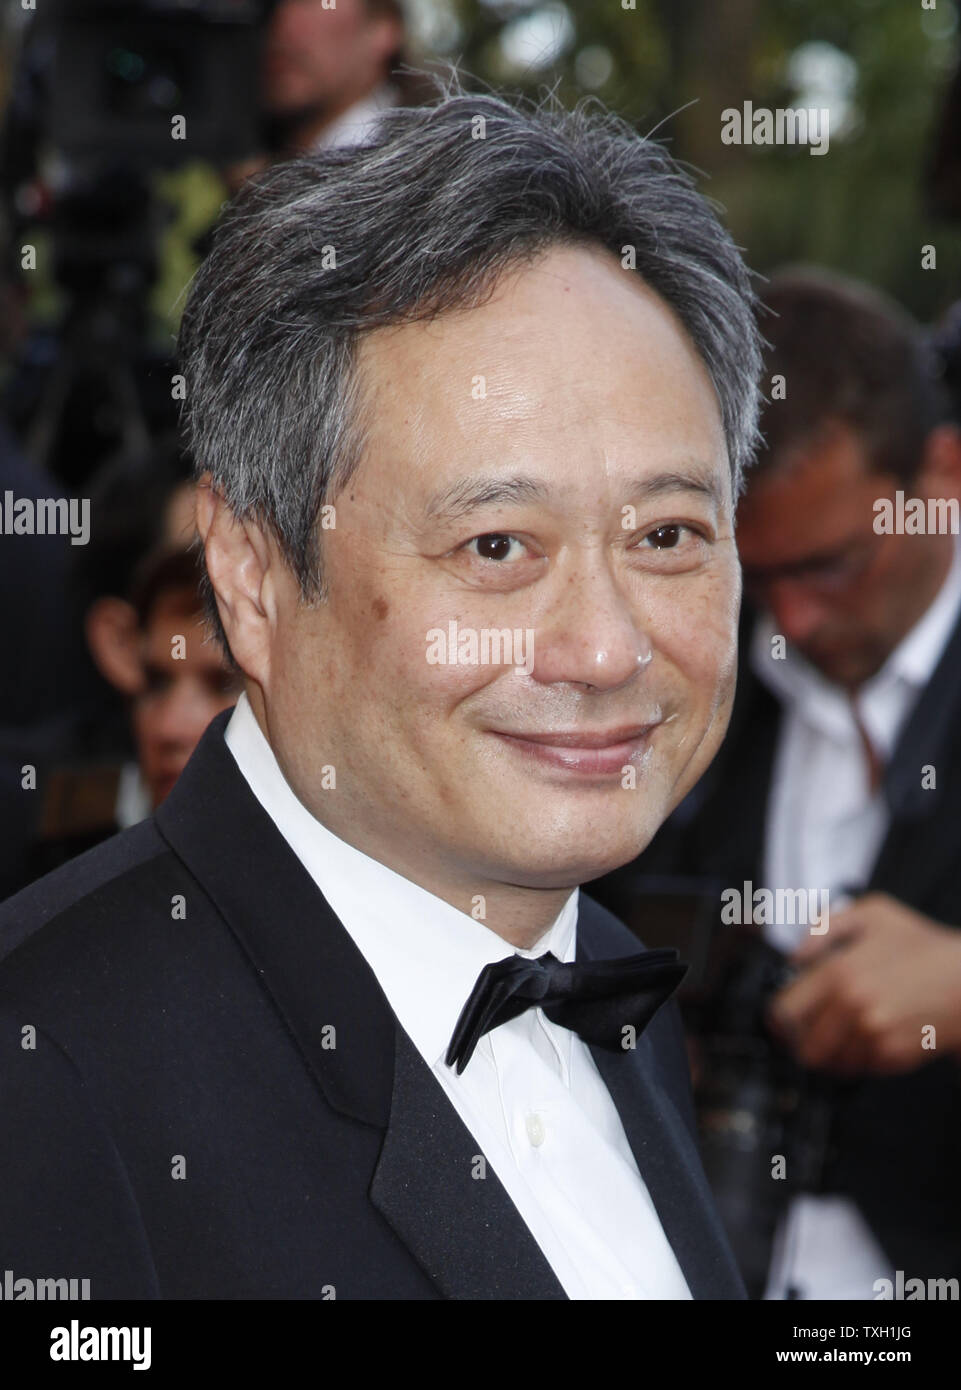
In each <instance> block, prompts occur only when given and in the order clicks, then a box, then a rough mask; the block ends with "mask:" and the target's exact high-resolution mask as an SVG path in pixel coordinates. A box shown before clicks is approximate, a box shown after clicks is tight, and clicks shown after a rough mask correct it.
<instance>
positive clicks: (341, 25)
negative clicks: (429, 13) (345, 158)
mask: <svg viewBox="0 0 961 1390" xmlns="http://www.w3.org/2000/svg"><path fill="white" fill-rule="evenodd" d="M403 42H404V14H403V10H402V8H401V6H400V3H399V0H338V3H337V4H336V5H335V6H327V5H323V4H322V3H321V0H279V3H278V4H277V5H276V6H275V7H274V9H273V12H272V13H271V16H270V21H269V23H268V26H267V32H266V36H265V41H264V56H263V78H262V82H263V105H264V110H265V112H266V114H267V117H268V119H269V121H270V125H271V129H272V132H273V137H274V143H275V144H276V145H277V147H278V148H280V149H284V150H286V151H287V152H288V153H289V154H294V153H306V152H307V151H309V150H311V149H322V148H324V147H327V146H334V145H340V144H353V143H355V142H357V141H360V140H363V139H365V138H366V136H367V134H368V132H369V131H370V129H371V128H372V126H373V125H374V123H375V122H376V120H377V118H378V116H379V114H380V112H381V111H382V110H383V108H384V107H388V106H392V105H394V104H395V102H396V100H397V92H396V90H395V88H394V86H393V84H392V82H391V80H390V71H391V68H392V67H393V66H394V64H395V62H396V61H397V60H398V58H399V55H400V52H401V50H402V47H403Z"/></svg>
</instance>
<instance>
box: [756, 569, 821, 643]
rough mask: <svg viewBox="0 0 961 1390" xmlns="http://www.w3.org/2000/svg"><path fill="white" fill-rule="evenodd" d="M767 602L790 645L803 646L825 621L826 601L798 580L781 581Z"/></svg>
mask: <svg viewBox="0 0 961 1390" xmlns="http://www.w3.org/2000/svg"><path fill="white" fill-rule="evenodd" d="M764 602H765V604H766V606H767V608H768V610H769V612H770V613H771V616H772V617H773V619H774V622H775V624H776V625H777V629H778V631H779V632H780V633H782V635H783V636H785V637H786V638H787V640H788V641H789V642H793V643H794V644H795V645H796V646H803V645H804V643H805V642H806V641H808V640H809V639H810V638H811V637H813V636H814V635H815V634H816V632H817V631H818V629H819V628H820V627H821V625H822V623H823V622H824V617H825V612H824V602H823V600H822V599H820V598H818V597H817V595H816V594H812V593H811V592H810V590H809V589H806V588H805V587H804V585H803V584H799V583H797V581H796V580H791V579H781V580H778V581H777V582H775V583H772V584H771V585H770V586H769V588H768V590H767V593H766V594H765V595H764Z"/></svg>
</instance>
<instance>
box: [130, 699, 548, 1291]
mask: <svg viewBox="0 0 961 1390" xmlns="http://www.w3.org/2000/svg"><path fill="white" fill-rule="evenodd" d="M229 714H230V711H227V712H225V713H224V714H222V715H218V717H217V718H216V719H215V720H214V721H213V723H212V724H211V726H210V727H209V728H208V730H207V732H206V733H205V734H204V737H203V739H202V740H201V742H200V744H199V745H198V747H197V749H196V751H195V753H194V756H193V758H191V760H190V762H189V764H188V765H187V767H186V768H185V769H184V772H183V773H182V775H181V777H180V778H179V780H178V782H177V785H176V786H175V787H174V789H173V791H172V792H171V794H170V796H169V797H168V798H167V800H166V801H165V802H164V804H163V806H161V807H160V809H159V811H158V812H157V816H156V820H157V826H158V828H159V830H160V832H161V834H162V835H163V836H164V838H165V839H166V841H167V842H168V844H169V845H170V846H171V848H172V849H173V850H174V852H175V853H176V854H177V855H178V856H179V857H180V858H181V859H182V860H183V861H184V863H185V864H186V865H187V867H188V868H189V869H190V871H191V873H192V874H193V875H194V877H195V878H196V879H197V881H198V883H199V884H200V885H201V887H202V888H203V890H204V892H205V893H207V894H208V895H209V897H210V898H211V899H212V900H213V902H214V904H215V905H216V907H217V908H218V910H219V911H220V913H221V915H222V916H223V918H224V920H225V921H226V923H227V925H228V927H229V929H230V931H231V932H232V933H233V935H234V937H235V938H236V940H237V942H238V944H239V946H240V948H241V950H242V951H243V953H244V955H245V956H246V957H247V958H248V960H249V961H250V963H251V965H252V967H253V969H254V970H255V972H256V974H257V977H258V979H259V980H260V983H261V985H262V987H263V989H264V990H265V991H266V992H267V994H268V995H269V996H270V998H271V999H272V1001H273V1003H274V1005H275V1007H276V1008H277V1010H278V1012H279V1013H280V1015H281V1016H282V1018H283V1019H284V1021H285V1023H286V1025H287V1027H288V1028H289V1030H290V1033H291V1035H292V1037H293V1038H294V1040H295V1042H296V1044H297V1046H298V1048H299V1049H300V1052H301V1054H302V1056H303V1059H304V1062H305V1064H306V1065H307V1067H308V1069H309V1070H310V1072H311V1074H312V1076H313V1078H314V1081H315V1083H316V1084H317V1086H318V1088H319V1089H320V1091H321V1093H322V1094H323V1096H324V1098H325V1100H326V1101H327V1103H328V1104H329V1105H330V1106H332V1108H333V1109H334V1110H336V1111H338V1112H339V1113H340V1114H343V1115H347V1116H349V1117H350V1118H351V1119H353V1120H358V1121H360V1122H361V1123H364V1124H368V1125H373V1126H376V1127H377V1128H379V1129H381V1130H382V1131H384V1142H383V1147H382V1151H381V1156H380V1160H379V1163H378V1166H377V1169H376V1172H375V1175H374V1179H373V1181H372V1184H371V1189H370V1194H369V1195H370V1199H371V1201H372V1202H373V1204H374V1206H375V1207H376V1208H377V1209H378V1210H379V1211H380V1212H381V1214H382V1215H383V1216H384V1218H385V1219H386V1220H387V1222H388V1223H389V1224H390V1226H391V1227H392V1228H393V1230H394V1231H395V1232H396V1234H397V1235H398V1236H399V1237H400V1239H401V1240H402V1241H403V1242H404V1244H405V1245H406V1246H407V1248H408V1249H409V1250H410V1253H411V1255H412V1256H413V1257H414V1259H415V1260H416V1261H417V1263H418V1264H419V1265H420V1266H421V1268H423V1269H424V1270H425V1271H426V1272H427V1273H428V1275H429V1276H430V1277H431V1278H432V1279H433V1281H434V1282H435V1284H436V1285H437V1288H438V1291H439V1293H440V1294H441V1295H442V1296H443V1297H446V1298H458V1299H468V1298H476V1299H486V1298H503V1299H558V1298H559V1299H563V1298H566V1295H565V1293H564V1290H563V1289H562V1287H561V1285H560V1284H559V1283H558V1281H557V1279H556V1277H555V1276H554V1274H553V1271H552V1270H551V1267H550V1265H549V1264H548V1262H547V1260H546V1259H545V1257H544V1255H543V1254H542V1253H541V1250H540V1248H539V1246H538V1245H537V1243H536V1241H535V1240H534V1238H533V1236H532V1235H531V1234H530V1232H529V1230H528V1229H527V1226H526V1225H525V1224H524V1222H523V1220H522V1218H521V1216H520V1213H519V1212H518V1211H517V1208H516V1207H515V1206H514V1204H513V1202H512V1201H511V1200H510V1198H509V1197H508V1195H507V1193H506V1191H505V1190H504V1188H503V1186H502V1184H501V1182H500V1180H499V1179H498V1178H497V1176H496V1174H494V1172H493V1171H492V1169H491V1168H490V1166H489V1165H488V1166H487V1172H486V1176H485V1177H484V1178H483V1179H480V1178H474V1177H473V1176H472V1172H473V1171H475V1169H474V1162H473V1160H474V1157H475V1155H476V1154H477V1152H478V1144H477V1141H476V1139H474V1138H473V1137H472V1136H471V1134H470V1132H469V1131H468V1129H467V1128H466V1126H465V1125H464V1124H463V1122H462V1120H461V1119H460V1116H459V1115H458V1114H457V1111H456V1110H455V1109H454V1107H453V1105H452V1104H451V1102H450V1101H449V1100H448V1098H447V1096H446V1094H445V1093H444V1091H443V1088H442V1087H441V1085H440V1083H439V1082H438V1081H437V1080H436V1078H435V1077H434V1076H433V1074H432V1073H431V1070H430V1068H429V1067H428V1066H427V1064H426V1063H425V1062H424V1060H423V1058H422V1057H421V1056H420V1054H419V1053H418V1052H417V1050H416V1049H415V1047H414V1045H413V1043H412V1042H411V1041H410V1038H409V1037H408V1036H407V1034H406V1033H405V1032H404V1031H403V1029H402V1028H401V1027H400V1025H399V1023H398V1022H397V1019H396V1017H395V1015H394V1014H393V1012H392V1010H391V1008H390V1005H389V1004H388V1002H387V999H386V997H385V995H384V993H383V991H382V990H381V988H380V985H379V984H378V982H377V979H376V977H375V975H374V973H373V971H372V970H371V968H370V966H369V965H368V964H367V961H366V960H365V959H364V957H363V955H362V954H361V952H360V951H359V950H358V949H357V947H356V946H355V944H354V942H353V940H352V938H351V936H350V934H349V933H348V932H347V931H346V929H345V928H344V926H343V925H342V924H341V922H340V921H339V920H338V918H337V917H336V916H335V914H334V913H333V911H332V910H331V908H330V906H329V905H328V903H327V900H326V899H325V898H324V896H323V894H322V893H321V892H320V890H319V889H318V887H317V885H316V884H315V883H314V881H313V879H312V878H311V877H310V875H309V874H308V873H307V871H306V870H305V869H304V867H303V865H302V864H301V863H300V860H299V859H298V858H297V857H296V855H295V854H294V852H293V850H292V849H291V848H290V846H289V845H288V844H287V842H286V840H285V839H284V838H283V836H282V835H281V834H280V832H279V830H278V829H277V827H276V826H275V825H274V823H273V821H272V820H271V819H270V817H269V816H268V815H267V814H266V812H265V811H264V810H263V809H262V807H261V806H260V803H259V802H258V801H257V799H256V797H255V796H254V795H253V793H252V792H251V790H250V788H249V786H248V785H247V782H246V780H245V779H244V777H243V776H242V775H241V773H240V770H239V768H238V767H237V765H236V763H235V762H234V759H233V757H232V755H231V753H230V751H229V749H228V748H227V746H226V744H225V743H224V739H223V731H224V728H225V727H226V723H227V720H228V718H229ZM191 909H192V905H191V903H189V902H188V904H187V917H188V921H189V918H190V913H191ZM193 910H196V906H194V908H193ZM331 1027H332V1028H333V1032H331V1031H330V1029H331ZM332 1040H333V1041H334V1046H331V1045H330V1043H331V1041H332Z"/></svg>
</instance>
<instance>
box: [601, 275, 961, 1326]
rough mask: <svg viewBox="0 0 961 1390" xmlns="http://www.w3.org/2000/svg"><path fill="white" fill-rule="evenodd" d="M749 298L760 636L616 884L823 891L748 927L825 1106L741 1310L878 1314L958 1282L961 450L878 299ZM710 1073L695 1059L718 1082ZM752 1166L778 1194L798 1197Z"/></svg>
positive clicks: (806, 290)
mask: <svg viewBox="0 0 961 1390" xmlns="http://www.w3.org/2000/svg"><path fill="white" fill-rule="evenodd" d="M765 302H766V304H767V305H768V307H769V309H770V310H771V311H772V312H771V315H770V316H769V317H765V319H764V333H765V336H766V337H767V339H768V340H769V347H770V350H769V352H768V355H767V361H766V364H765V381H766V383H767V387H768V390H769V393H770V399H769V401H768V403H767V405H766V407H765V410H764V413H763V417H762V427H763V432H764V436H765V441H766V447H765V449H764V450H763V452H762V455H761V457H760V459H759V463H758V467H757V468H756V469H755V470H754V471H753V472H752V475H751V478H750V481H749V484H748V487H747V490H746V493H745V495H744V497H743V498H742V500H741V502H740V505H739V508H738V524H737V535H738V547H739V551H740V554H741V559H742V564H743V569H744V581H745V592H746V594H748V595H749V596H750V597H751V598H752V599H753V600H754V604H755V607H756V609H757V611H758V618H757V621H756V622H755V623H754V626H753V631H752V633H751V635H750V636H749V638H748V640H747V642H746V643H745V645H744V648H743V661H742V670H741V674H740V676H739V686H738V698H737V706H736V709H735V712H734V716H733V718H732V723H731V730H730V733H729V736H728V738H727V740H726V742H725V745H724V749H723V751H722V753H721V755H720V757H719V758H718V759H717V761H716V762H715V764H714V767H713V768H712V770H711V774H710V778H709V779H705V781H704V782H703V783H702V784H701V786H700V787H699V788H698V789H697V792H696V793H695V794H694V796H692V797H691V798H689V800H688V802H687V804H686V805H685V806H684V807H683V808H680V809H679V811H678V814H677V815H676V816H675V817H673V818H672V820H671V822H670V823H669V824H668V825H666V826H665V827H664V829H663V831H662V833H661V834H660V835H658V836H657V838H656V839H655V841H654V844H653V845H652V846H651V847H650V849H649V851H648V852H647V853H646V854H645V855H643V856H642V857H641V859H640V861H639V863H638V865H636V866H633V867H632V869H631V870H630V871H628V872H627V878H629V879H631V880H632V881H633V883H634V887H635V889H636V888H639V887H641V886H642V879H643V877H647V879H648V881H651V878H650V876H656V877H657V878H662V877H663V876H665V875H684V876H687V877H689V878H695V879H697V878H700V879H701V880H702V881H705V882H706V881H708V880H713V881H714V882H716V883H720V884H723V885H725V886H728V885H737V888H738V889H739V890H740V889H741V887H742V884H744V883H748V884H751V885H753V886H754V887H755V889H767V890H771V891H775V892H777V891H779V890H799V889H800V890H802V891H803V890H806V891H807V892H808V893H810V891H811V890H814V891H816V892H817V894H819V895H826V901H827V902H828V904H829V912H828V914H827V915H826V919H825V920H824V921H823V922H822V921H821V920H820V919H818V920H816V921H815V920H812V921H810V922H808V921H806V920H805V919H804V918H803V917H801V916H800V915H795V914H793V912H791V911H789V912H788V914H787V915H786V916H785V915H782V916H781V917H780V918H778V917H777V916H773V917H772V918H771V920H763V917H764V914H763V912H762V914H761V917H760V918H755V921H756V922H760V924H761V926H762V928H763V936H764V937H765V938H766V939H767V941H768V943H769V944H770V945H772V946H774V947H776V948H777V949H778V950H780V951H782V952H785V953H787V954H788V955H789V956H790V957H791V961H792V965H793V966H794V967H795V968H796V969H797V974H796V977H795V978H794V979H793V980H791V982H790V983H788V984H786V985H785V986H784V987H783V988H781V989H780V990H779V991H778V992H777V993H776V994H775V996H774V998H773V1000H772V1001H771V1004H770V1008H769V1010H768V1019H767V1022H768V1027H769V1028H770V1030H771V1031H772V1032H773V1034H774V1036H775V1037H777V1038H779V1039H780V1042H781V1044H782V1045H783V1046H784V1047H785V1048H786V1049H788V1051H789V1053H790V1054H791V1055H792V1056H793V1057H794V1058H795V1059H796V1061H797V1062H798V1063H800V1064H801V1066H802V1068H803V1069H804V1070H803V1075H802V1078H801V1084H808V1082H809V1080H810V1079H813V1078H820V1079H821V1080H820V1081H818V1083H817V1084H823V1079H825V1078H826V1079H827V1081H828V1083H829V1084H830V1085H832V1086H833V1088H834V1095H835V1101H834V1109H835V1115H834V1132H833V1135H831V1136H830V1138H829V1141H828V1143H827V1145H826V1149H827V1152H826V1155H825V1163H824V1167H823V1172H822V1175H821V1177H820V1179H819V1181H818V1182H817V1184H816V1186H815V1187H814V1188H813V1190H810V1191H805V1192H802V1193H801V1194H799V1195H797V1196H796V1197H795V1199H794V1200H793V1201H792V1202H791V1203H790V1205H789V1208H788V1210H787V1211H786V1213H785V1214H784V1217H783V1219H782V1220H781V1222H780V1225H779V1226H778V1229H777V1233H776V1238H775V1240H774V1244H773V1261H772V1263H771V1264H770V1266H769V1268H768V1271H767V1277H766V1278H763V1277H762V1279H761V1282H760V1284H759V1285H758V1288H757V1292H758V1293H759V1294H760V1293H761V1292H762V1291H764V1290H765V1289H766V1294H767V1296H768V1297H769V1298H784V1297H801V1298H868V1299H870V1298H874V1297H876V1296H877V1295H878V1292H879V1289H880V1290H881V1291H883V1288H884V1286H883V1285H879V1283H878V1281H880V1280H883V1279H887V1280H890V1281H891V1282H892V1283H893V1282H894V1281H895V1279H896V1275H897V1271H898V1270H901V1271H904V1277H906V1278H910V1277H933V1278H942V1277H943V1278H951V1277H957V1276H958V1274H959V1273H961V1215H959V1208H958V1203H957V1192H956V1172H957V1166H958V1162H959V1160H961V932H958V931H957V930H956V928H957V927H958V926H959V925H961V895H959V890H958V882H957V868H956V861H957V845H958V842H957V826H958V824H959V816H961V800H959V797H961V792H959V785H961V783H959V777H958V773H959V771H961V738H959V728H961V558H959V553H958V540H957V515H958V502H957V499H958V497H959V495H961V436H959V432H958V429H957V427H956V426H954V425H952V424H950V423H948V422H947V421H946V419H945V417H944V414H943V408H942V405H941V403H940V401H939V398H938V395H937V391H936V386H935V381H934V378H933V373H932V371H931V365H930V364H929V362H928V361H927V359H926V354H925V352H924V350H923V347H922V342H921V337H920V333H919V330H918V329H917V327H916V326H915V325H914V324H912V323H911V321H910V320H909V319H908V318H907V317H906V316H905V315H904V314H903V313H902V312H901V311H900V310H899V309H898V308H897V307H896V306H895V305H893V304H892V303H891V302H890V301H888V300H886V299H885V298H884V297H882V296H881V295H879V294H877V293H875V292H873V291H871V290H869V289H867V288H866V287H864V286H861V285H858V284H856V283H854V282H850V281H847V280H844V279H842V278H840V277H837V276H832V275H828V274H826V273H823V272H814V271H796V272H791V273H784V274H783V275H781V276H778V277H775V278H774V280H773V281H772V282H771V284H770V285H769V287H768V290H767V292H766V295H765ZM899 498H900V503H899ZM906 499H907V500H906ZM910 499H915V500H916V502H917V506H915V507H911V506H910V505H909V503H910ZM899 506H900V508H901V510H900V512H899V510H898V508H899ZM952 509H953V510H952ZM907 514H910V519H909V520H908V521H907V522H905V521H904V519H903V518H904V517H905V515H907ZM952 515H953V517H954V523H953V525H952V524H951V517H952ZM899 516H900V517H901V518H902V519H901V521H900V523H899V521H898V517H899ZM929 523H931V524H929ZM732 806H734V807H736V808H737V815H736V816H732V814H731V808H732ZM624 878H625V876H624V875H620V876H618V875H616V874H615V875H614V879H615V880H618V879H620V885H621V890H622V891H623V887H624ZM602 893H603V899H604V901H605V902H606V901H613V900H614V899H612V898H611V896H610V894H609V893H608V892H605V891H604V890H602ZM822 900H823V899H822V898H820V897H819V898H818V901H822ZM785 901H789V900H788V899H785ZM722 920H729V919H722ZM812 927H813V928H814V930H813V931H812V929H811V928H812ZM716 930H717V931H718V933H719V934H720V935H721V936H723V935H724V933H725V931H727V932H730V931H731V927H730V926H728V927H724V926H719V927H718V928H717V929H716ZM759 1002H763V1001H759ZM727 1046H729V1043H726V1044H725V1047H727ZM755 1046H756V1044H755ZM724 1065H726V1064H725V1061H724V1058H723V1057H722V1056H721V1054H720V1053H713V1054H711V1053H710V1052H709V1053H708V1055H706V1056H705V1057H704V1058H703V1066H704V1070H705V1074H706V1076H707V1077H708V1078H710V1076H711V1075H712V1073H716V1072H717V1071H718V1069H719V1068H721V1067H723V1066H724ZM715 1089H716V1088H715ZM711 1104H712V1105H713V1101H712V1102H711ZM761 1118H762V1117H761V1116H760V1115H758V1117H757V1119H758V1122H759V1123H760V1122H761ZM804 1140H805V1141H806V1142H808V1143H809V1144H813V1143H814V1136H813V1134H812V1132H811V1126H810V1124H808V1126H807V1134H806V1136H804ZM775 1147H776V1146H775ZM760 1159H761V1162H760V1164H759V1167H766V1168H767V1170H768V1176H767V1178H766V1179H765V1180H764V1184H763V1186H765V1187H766V1189H767V1192H769V1193H770V1194H771V1195H772V1197H774V1194H775V1192H776V1191H788V1190H791V1189H792V1186H793V1184H794V1183H795V1181H796V1178H797V1174H796V1173H792V1172H790V1171H789V1172H787V1173H786V1174H783V1173H782V1174H778V1173H777V1172H774V1177H775V1178H777V1177H778V1176H780V1177H781V1178H782V1179H784V1180H783V1181H782V1182H781V1183H780V1185H779V1184H777V1183H774V1184H773V1185H772V1178H771V1173H772V1159H773V1154H772V1153H765V1154H763V1155H761V1156H760ZM775 1166H776V1165H775ZM749 1168H750V1165H749V1163H748V1162H747V1161H746V1160H742V1161H741V1162H740V1163H739V1164H733V1163H732V1164H731V1165H730V1166H728V1167H727V1172H728V1174H729V1178H728V1179H725V1183H726V1186H727V1187H728V1188H729V1189H730V1193H731V1201H732V1205H731V1210H734V1209H735V1208H740V1210H741V1211H742V1213H743V1218H742V1221H741V1223H740V1229H739V1230H737V1231H733V1230H732V1238H733V1239H734V1240H735V1248H748V1247H749V1246H750V1244H751V1238H752V1232H751V1229H750V1228H751V1227H752V1226H756V1224H757V1223H758V1221H759V1219H760V1217H759V1211H760V1208H761V1206H762V1201H761V1198H762V1195H763V1194H762V1193H761V1192H760V1191H758V1192H756V1194H755V1196H756V1200H754V1201H753V1202H752V1203H750V1204H747V1202H746V1201H745V1200H743V1199H744V1197H745V1193H746V1190H747V1189H746V1183H747V1181H748V1179H747V1174H748V1171H749ZM719 1171H720V1169H719ZM802 1186H803V1184H802ZM719 1196H720V1194H719ZM739 1197H740V1198H741V1199H742V1200H740V1201H739V1200H738V1198H739ZM742 1237H744V1243H743V1244H742ZM769 1253H771V1251H770V1248H769ZM758 1273H759V1275H761V1276H763V1269H760V1270H759V1271H758ZM748 1286H749V1288H750V1287H751V1286H752V1280H751V1279H750V1278H748Z"/></svg>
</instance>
